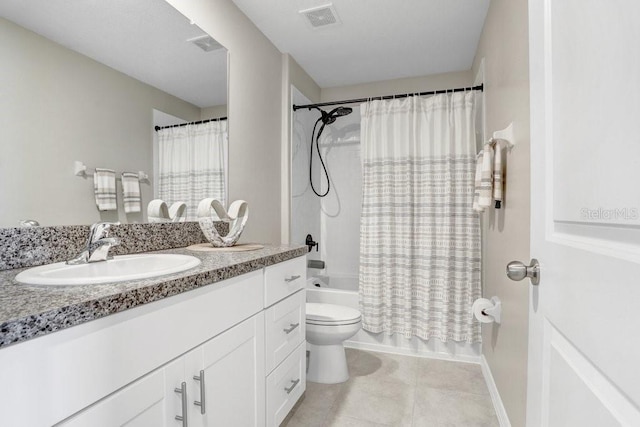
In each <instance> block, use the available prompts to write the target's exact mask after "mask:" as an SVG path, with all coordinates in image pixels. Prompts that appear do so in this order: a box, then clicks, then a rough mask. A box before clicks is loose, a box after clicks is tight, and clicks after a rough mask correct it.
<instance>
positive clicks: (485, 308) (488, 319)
mask: <svg viewBox="0 0 640 427" xmlns="http://www.w3.org/2000/svg"><path fill="white" fill-rule="evenodd" d="M471 312H472V315H473V316H475V318H476V319H478V321H479V322H480V323H492V322H495V323H500V322H501V321H502V302H501V301H500V298H498V297H495V296H494V297H491V300H488V299H486V298H478V299H477V300H475V301H474V302H473V305H472V307H471Z"/></svg>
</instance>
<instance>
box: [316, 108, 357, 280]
mask: <svg viewBox="0 0 640 427" xmlns="http://www.w3.org/2000/svg"><path fill="white" fill-rule="evenodd" d="M329 108H331V107H329ZM318 116H319V112H317V111H316V114H315V117H316V118H317V117H318ZM320 139H321V140H320V150H321V152H322V155H323V158H324V162H325V165H326V167H327V171H328V173H329V178H330V180H331V188H330V191H329V194H327V196H326V197H323V198H322V199H321V211H320V221H321V230H322V242H323V245H322V246H321V247H320V251H321V253H322V258H323V259H324V260H325V261H326V263H327V264H326V266H327V268H326V270H325V271H324V272H323V274H326V275H329V276H330V277H332V278H352V279H354V280H353V281H352V283H353V284H354V285H355V287H354V288H353V289H352V290H354V291H355V290H357V284H358V281H357V278H358V273H359V267H360V212H361V207H362V167H361V158H360V107H357V106H353V112H352V113H351V114H349V115H348V116H343V117H340V118H339V119H337V120H336V121H335V122H334V123H332V124H330V125H329V126H327V127H326V128H325V130H324V132H323V134H322V136H321V138H320ZM315 160H317V157H316V159H315ZM315 164H316V163H314V165H315ZM316 182H319V183H322V186H321V189H322V193H324V192H325V191H326V189H327V186H326V179H325V176H324V173H323V172H322V171H319V180H318V181H316ZM316 188H318V185H316ZM322 193H321V194H322Z"/></svg>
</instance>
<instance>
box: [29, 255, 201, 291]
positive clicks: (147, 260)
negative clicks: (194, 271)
mask: <svg viewBox="0 0 640 427" xmlns="http://www.w3.org/2000/svg"><path fill="white" fill-rule="evenodd" d="M197 265H200V260H199V259H198V258H196V257H193V256H190V255H178V254H139V255H121V256H116V257H114V258H113V259H111V260H109V261H101V262H92V263H89V264H79V265H67V264H66V263H64V262H57V263H55V264H48V265H42V266H40V267H33V268H30V269H28V270H25V271H23V272H21V273H20V274H18V275H17V276H16V281H18V282H20V283H25V284H28V285H94V284H98V283H109V282H123V281H125V280H136V279H148V278H151V277H157V276H162V275H165V274H171V273H179V272H181V271H185V270H188V269H190V268H193V267H195V266H197Z"/></svg>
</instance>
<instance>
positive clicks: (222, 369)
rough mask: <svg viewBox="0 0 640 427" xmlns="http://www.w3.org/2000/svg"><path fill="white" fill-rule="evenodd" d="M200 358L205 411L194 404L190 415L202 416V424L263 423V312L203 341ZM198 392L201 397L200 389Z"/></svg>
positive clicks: (256, 424) (243, 424)
mask: <svg viewBox="0 0 640 427" xmlns="http://www.w3.org/2000/svg"><path fill="white" fill-rule="evenodd" d="M202 358H203V368H202V369H203V371H204V378H205V387H204V391H205V398H204V399H202V400H203V401H204V403H205V414H201V413H200V408H197V407H193V408H196V410H195V413H196V415H194V417H193V418H192V419H193V420H194V421H195V420H196V418H198V417H201V418H200V419H201V420H202V425H204V426H243V427H250V426H260V427H263V426H264V424H265V378H264V377H265V368H264V314H263V313H258V314H257V315H255V316H253V317H252V318H250V319H247V320H245V321H244V322H242V323H240V324H239V325H237V326H234V327H233V328H231V329H229V330H228V331H226V332H224V333H223V334H221V335H219V336H217V337H215V338H213V339H212V340H210V341H207V342H206V343H205V344H203V345H202ZM196 375H197V374H196ZM197 396H198V397H201V396H200V393H198V394H197ZM189 425H191V423H190V424H189ZM193 425H199V423H195V424H193Z"/></svg>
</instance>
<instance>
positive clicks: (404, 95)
mask: <svg viewBox="0 0 640 427" xmlns="http://www.w3.org/2000/svg"><path fill="white" fill-rule="evenodd" d="M483 89H484V85H478V86H473V87H471V86H467V87H457V88H455V89H438V90H430V91H428V92H420V93H415V92H414V93H402V94H398V95H385V96H372V97H369V98H358V99H345V100H343V101H332V102H320V103H318V104H306V105H294V106H293V111H296V110H300V109H302V108H308V109H312V108H316V107H326V106H329V105H342V104H356V103H360V102H367V101H373V100H379V99H394V98H407V97H409V96H414V95H419V96H425V95H437V94H440V93H449V92H464V91H467V90H479V91H482V90H483Z"/></svg>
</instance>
